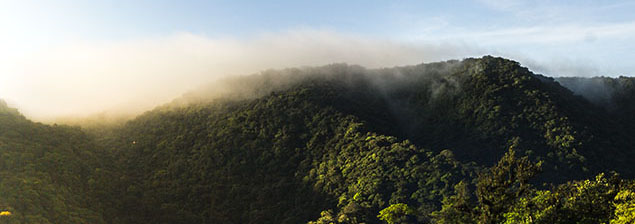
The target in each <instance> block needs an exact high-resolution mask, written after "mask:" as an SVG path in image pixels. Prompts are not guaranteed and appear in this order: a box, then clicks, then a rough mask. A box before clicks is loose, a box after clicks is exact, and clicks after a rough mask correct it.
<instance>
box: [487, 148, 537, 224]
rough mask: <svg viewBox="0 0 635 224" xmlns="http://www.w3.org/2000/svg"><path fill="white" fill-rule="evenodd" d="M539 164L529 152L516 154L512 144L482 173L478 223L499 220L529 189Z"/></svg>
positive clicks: (489, 222)
mask: <svg viewBox="0 0 635 224" xmlns="http://www.w3.org/2000/svg"><path fill="white" fill-rule="evenodd" d="M540 165H541V163H537V164H534V163H532V162H530V161H529V159H528V158H527V157H526V156H525V157H522V158H516V156H515V152H514V150H513V147H511V148H510V149H509V151H508V152H507V153H505V155H504V156H503V158H502V159H501V160H500V161H498V164H496V165H495V166H494V167H492V168H490V169H488V170H487V171H485V172H483V173H481V174H479V175H478V178H477V184H476V197H477V199H478V202H479V213H480V214H479V218H478V220H479V223H483V224H494V223H500V222H501V221H502V219H503V214H504V213H505V212H506V211H507V210H508V209H509V208H510V207H511V206H512V205H513V204H514V203H516V200H518V199H519V198H521V197H523V196H525V195H527V194H528V193H530V191H531V185H530V184H529V179H531V178H532V177H533V176H535V175H536V174H537V173H538V172H539V171H540Z"/></svg>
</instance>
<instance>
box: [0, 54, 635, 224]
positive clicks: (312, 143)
mask: <svg viewBox="0 0 635 224" xmlns="http://www.w3.org/2000/svg"><path fill="white" fill-rule="evenodd" d="M634 80H635V79H633V78H628V77H619V78H592V79H582V78H557V79H554V78H550V77H545V76H541V75H536V74H533V73H532V72H531V71H529V70H528V69H527V68H524V67H522V66H520V65H519V64H518V63H517V62H514V61H510V60H506V59H503V58H495V57H491V56H485V57H483V58H470V59H465V60H462V61H456V60H452V61H446V62H438V63H430V64H420V65H414V66H404V67H395V68H385V69H365V68H363V67H360V66H353V65H346V64H333V65H328V66H323V67H305V68H290V69H285V70H269V71H264V72H262V73H261V74H257V75H251V76H243V77H234V78H230V79H226V80H223V81H220V82H217V83H215V84H210V85H209V86H206V87H204V88H201V89H199V90H196V91H193V92H190V93H187V94H184V95H183V97H181V98H179V99H176V100H174V101H173V102H172V103H169V104H165V105H162V106H159V107H157V108H155V109H154V110H151V111H148V112H145V113H144V114H142V115H139V116H137V117H136V118H134V119H132V120H130V121H127V122H125V123H124V124H121V125H114V126H112V125H103V124H101V123H99V122H93V123H91V124H92V125H89V126H88V127H89V128H80V127H76V126H66V125H45V124H41V123H34V122H32V121H29V120H28V119H27V118H25V117H24V116H22V115H21V114H20V113H19V112H18V111H17V110H16V109H13V108H10V107H8V106H7V105H6V103H4V102H1V101H0V153H1V157H0V212H2V211H6V212H10V215H0V220H2V222H3V223H316V224H317V223H632V222H633V221H634V220H635V213H634V212H633V208H634V207H635V193H633V192H635V183H634V182H633V178H634V177H635V172H634V171H633V169H632V168H633V165H632V164H635V148H634V144H633V140H632V137H631V136H633V135H634V134H635V133H634V131H633V130H635V129H633V128H634V127H635V117H634V116H635V115H633V114H635V113H633V112H635V108H634V106H633V105H634V104H633V103H634V102H635V99H633V97H634V96H635V92H633V91H635V88H634V85H633V82H634ZM565 87H566V88H565ZM580 95H581V96H580ZM5 214H9V213H5Z"/></svg>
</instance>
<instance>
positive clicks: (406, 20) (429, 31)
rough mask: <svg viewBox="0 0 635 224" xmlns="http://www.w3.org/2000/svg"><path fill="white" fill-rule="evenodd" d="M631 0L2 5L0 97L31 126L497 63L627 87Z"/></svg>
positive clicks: (22, 0)
mask: <svg viewBox="0 0 635 224" xmlns="http://www.w3.org/2000/svg"><path fill="white" fill-rule="evenodd" d="M633 11H635V1H600V0H595V1H585V0H581V1H555V0H554V1H545V0H534V1H523V0H499V1H495V0H457V1H387V0H386V1H373V0H364V1H333V0H321V1H304V0H295V1H238V0H233V1H185V0H183V1H163V0H152V1H150V0H148V1H145V0H141V1H133V0H125V1H117V0H116V1H100V0H95V1H79V0H76V1H70V0H57V1H45V0H42V1H30V0H0V98H1V99H4V100H6V101H7V102H8V103H9V104H10V105H12V106H14V107H18V108H19V109H20V111H21V112H22V113H24V114H25V115H27V116H28V117H30V118H33V119H35V120H41V121H44V120H47V119H52V118H54V117H59V116H84V115H88V114H92V113H99V112H102V111H115V110H120V111H121V110H123V109H125V110H128V111H129V112H130V113H137V112H139V111H143V110H147V109H150V108H152V107H154V106H156V105H159V104H162V103H165V102H169V101H170V100H171V99H174V98H176V97H178V96H179V95H181V94H183V93H185V92H187V91H188V90H191V89H194V88H196V87H197V86H199V85H202V84H205V83H208V82H213V81H214V80H216V79H218V78H222V77H226V76H231V75H248V74H253V73H257V72H259V71H262V70H265V69H270V68H274V69H276V68H286V67H297V66H318V65H325V64H330V63H348V64H358V65H362V66H366V67H369V68H378V67H392V66H397V65H410V64H419V63H423V62H433V61H441V60H448V59H462V58H466V57H479V56H482V55H495V56H502V57H506V58H510V59H513V60H516V61H519V62H520V63H521V64H522V65H523V66H526V67H528V68H529V69H530V70H532V71H534V72H536V73H541V74H545V75H549V76H619V75H626V76H631V75H633V74H635V63H633V61H635V60H634V59H635V43H634V40H635V13H632V12H633Z"/></svg>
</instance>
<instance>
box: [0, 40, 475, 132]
mask: <svg viewBox="0 0 635 224" xmlns="http://www.w3.org/2000/svg"><path fill="white" fill-rule="evenodd" d="M482 53H483V52H479V51H478V50H476V49H474V48H470V47H467V46H461V45H457V44H449V43H448V44H432V43H430V44H426V43H416V44H415V43H404V42H395V41H390V40H381V39H369V38H364V37H361V36H355V35H349V34H342V33H337V32H332V31H322V30H297V31H289V32H282V33H269V34H263V35H259V36H257V37H253V38H249V39H231V38H211V37H207V36H203V35H195V34H191V33H178V34H174V35H171V36H168V37H159V38H153V39H135V40H127V41H118V42H73V44H67V45H59V46H49V47H47V48H40V49H37V50H35V51H30V52H14V53H13V54H12V55H8V54H7V53H0V58H2V59H3V62H0V63H1V64H0V74H1V75H0V98H4V99H6V100H7V101H8V102H9V103H10V104H12V105H13V106H16V107H18V108H19V109H20V110H21V112H22V113H24V114H25V115H27V116H28V117H30V118H32V119H35V120H39V121H50V120H52V119H54V118H57V117H68V116H84V115H89V114H94V113H100V112H104V111H116V112H120V113H139V112H142V111H145V110H148V109H151V108H153V107H154V106H157V105H159V104H162V103H166V102H169V101H170V100H172V99H174V98H176V97H178V96H180V95H181V94H183V93H185V92H187V91H189V90H191V89H194V88H196V87H198V86H200V85H203V84H206V83H209V82H213V81H214V80H216V79H218V78H221V77H224V76H228V75H248V74H252V73H256V72H259V71H262V70H265V69H270V68H285V67H296V66H314V65H324V64H330V63H341V62H344V63H348V64H358V65H362V66H366V67H369V68H378V67H392V66H397V65H408V64H418V63H422V62H430V61H439V60H447V59H454V58H459V59H460V58H464V57H468V56H478V55H479V54H482Z"/></svg>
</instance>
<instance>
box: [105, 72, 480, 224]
mask: <svg viewBox="0 0 635 224" xmlns="http://www.w3.org/2000/svg"><path fill="white" fill-rule="evenodd" d="M328 86H331V87H332V86H333V85H328ZM323 91H325V89H324V88H322V87H321V86H313V84H311V85H309V86H304V85H300V86H298V87H297V88H293V89H290V90H287V91H285V92H284V93H281V94H278V93H273V94H270V95H269V96H266V97H264V98H261V99H258V100H253V101H237V102H226V103H218V104H212V105H198V106H189V107H185V108H165V109H160V110H157V111H154V112H150V113H147V114H145V115H143V116H141V117H140V118H137V119H136V120H135V121H133V122H130V123H129V124H128V125H127V126H126V127H125V128H124V130H122V132H120V133H121V136H120V137H119V138H116V139H117V141H118V142H115V143H113V144H114V145H116V148H117V149H118V151H119V152H120V153H122V155H121V158H122V162H123V164H124V165H126V166H128V169H127V170H128V172H127V173H125V176H126V177H128V178H129V179H128V180H127V181H128V183H127V184H129V185H130V186H131V187H130V188H129V191H128V192H127V193H126V194H128V195H134V196H132V197H131V198H129V200H130V201H131V202H129V203H127V202H123V203H124V205H122V208H123V211H125V212H131V211H132V213H133V214H136V215H138V214H144V215H143V216H133V217H130V220H128V221H129V222H130V223H144V222H148V220H150V221H151V222H155V223H193V222H194V223H219V222H222V223H263V222H265V223H268V222H282V223H298V222H303V221H304V222H306V221H307V220H309V219H311V218H314V217H315V216H316V215H318V212H319V211H321V210H326V209H338V208H341V209H342V210H345V211H343V212H346V213H347V214H348V215H349V216H350V217H351V218H359V219H368V220H372V218H373V217H374V216H375V214H376V212H378V211H379V209H381V208H383V207H384V206H387V205H388V204H389V203H394V202H395V201H407V202H412V204H417V205H419V206H418V208H419V209H421V210H427V211H428V212H430V211H431V209H432V208H434V207H435V206H436V205H437V204H438V203H439V201H440V199H441V198H442V197H443V196H444V195H447V194H449V193H450V192H451V189H452V186H453V185H454V184H455V183H457V182H458V181H459V180H460V179H461V178H464V177H467V176H469V174H470V172H469V171H470V170H469V169H468V167H465V166H463V165H461V164H459V163H458V162H456V161H455V160H454V159H453V158H452V154H451V153H450V152H443V153H441V154H439V155H435V154H433V153H432V152H430V151H427V150H424V149H420V148H417V147H415V146H414V145H412V144H411V143H409V142H408V141H402V140H399V139H397V138H395V137H390V136H384V135H380V134H377V133H374V132H370V130H368V128H367V127H366V125H365V123H364V122H362V121H360V120H359V119H357V118H355V117H354V116H350V115H345V114H342V113H340V112H338V111H336V110H334V109H333V108H332V107H325V106H320V105H317V104H314V103H313V102H312V99H315V100H317V99H320V100H321V99H323V98H322V97H323V96H324V95H322V94H324V92H323ZM330 93H331V94H337V92H330ZM360 167H363V169H360ZM123 179H125V178H123ZM140 202H141V203H140ZM126 205H129V206H130V207H127V206H126ZM120 215H121V216H125V214H120Z"/></svg>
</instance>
